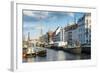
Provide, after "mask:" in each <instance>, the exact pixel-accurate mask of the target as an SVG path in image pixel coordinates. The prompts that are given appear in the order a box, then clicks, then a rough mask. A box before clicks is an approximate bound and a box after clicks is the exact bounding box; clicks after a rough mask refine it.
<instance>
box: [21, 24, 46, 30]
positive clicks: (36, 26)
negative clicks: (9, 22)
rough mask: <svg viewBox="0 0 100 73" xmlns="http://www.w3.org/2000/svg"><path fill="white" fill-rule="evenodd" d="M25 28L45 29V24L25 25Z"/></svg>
mask: <svg viewBox="0 0 100 73" xmlns="http://www.w3.org/2000/svg"><path fill="white" fill-rule="evenodd" d="M23 29H24V30H26V31H30V30H33V31H34V30H40V29H44V26H42V25H40V24H38V25H24V26H23Z"/></svg>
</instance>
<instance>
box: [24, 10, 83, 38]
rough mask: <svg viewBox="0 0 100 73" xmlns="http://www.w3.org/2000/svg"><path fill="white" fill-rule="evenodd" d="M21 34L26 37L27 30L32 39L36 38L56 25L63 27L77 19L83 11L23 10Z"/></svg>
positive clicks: (54, 28)
mask: <svg viewBox="0 0 100 73" xmlns="http://www.w3.org/2000/svg"><path fill="white" fill-rule="evenodd" d="M22 15H23V18H22V21H23V35H24V37H26V38H27V35H28V32H30V37H31V38H32V39H37V38H38V37H39V36H40V35H41V29H42V31H43V32H42V34H45V33H46V32H48V31H55V30H56V29H57V27H65V26H67V25H71V24H73V23H75V19H76V22H77V21H78V19H79V18H81V17H82V16H83V15H84V13H81V12H58V11H57V12H56V11H34V10H23V14H22Z"/></svg>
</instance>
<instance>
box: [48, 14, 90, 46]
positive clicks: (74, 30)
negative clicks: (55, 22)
mask: <svg viewBox="0 0 100 73" xmlns="http://www.w3.org/2000/svg"><path fill="white" fill-rule="evenodd" d="M48 42H49V44H54V45H56V46H67V47H75V46H78V45H88V46H90V45H91V14H90V13H86V14H84V15H83V16H82V17H81V18H80V19H79V20H78V21H77V23H74V24H71V25H68V26H66V27H64V28H62V27H58V28H57V29H56V30H55V31H54V32H48Z"/></svg>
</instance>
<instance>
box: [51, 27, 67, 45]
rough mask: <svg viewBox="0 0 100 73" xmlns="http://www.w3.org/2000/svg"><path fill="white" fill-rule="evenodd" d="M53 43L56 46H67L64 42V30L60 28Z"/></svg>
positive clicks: (55, 33) (56, 31) (54, 36)
mask: <svg viewBox="0 0 100 73" xmlns="http://www.w3.org/2000/svg"><path fill="white" fill-rule="evenodd" d="M53 41H54V45H55V46H61V47H63V46H65V45H66V44H67V42H65V41H64V28H62V27H58V28H57V29H56V30H55V32H54V35H53Z"/></svg>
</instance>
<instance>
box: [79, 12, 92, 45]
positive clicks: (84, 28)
mask: <svg viewBox="0 0 100 73" xmlns="http://www.w3.org/2000/svg"><path fill="white" fill-rule="evenodd" d="M78 36H79V41H80V44H81V45H84V44H87V45H88V44H89V45H90V44H91V14H90V13H86V14H84V16H83V17H82V18H80V19H79V21H78Z"/></svg>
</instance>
